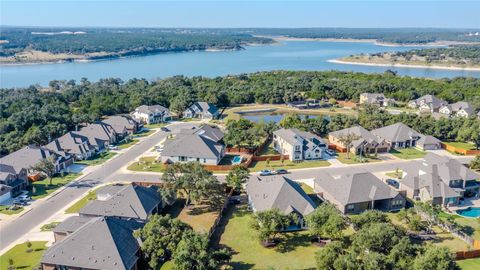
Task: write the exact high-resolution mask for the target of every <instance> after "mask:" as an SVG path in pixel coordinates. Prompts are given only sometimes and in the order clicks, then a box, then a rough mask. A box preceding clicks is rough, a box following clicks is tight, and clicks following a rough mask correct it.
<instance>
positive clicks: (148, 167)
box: [127, 157, 165, 172]
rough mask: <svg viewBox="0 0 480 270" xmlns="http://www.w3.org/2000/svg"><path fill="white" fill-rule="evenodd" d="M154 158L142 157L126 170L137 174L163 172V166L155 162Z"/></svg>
mask: <svg viewBox="0 0 480 270" xmlns="http://www.w3.org/2000/svg"><path fill="white" fill-rule="evenodd" d="M155 159H156V158H155V157H142V158H140V161H137V162H134V163H132V164H130V166H128V167H127V169H128V170H131V171H137V172H163V171H165V164H163V163H161V162H155Z"/></svg>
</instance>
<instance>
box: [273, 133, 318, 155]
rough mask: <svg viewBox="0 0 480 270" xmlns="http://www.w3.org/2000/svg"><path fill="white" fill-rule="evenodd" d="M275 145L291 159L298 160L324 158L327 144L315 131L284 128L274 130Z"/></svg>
mask: <svg viewBox="0 0 480 270" xmlns="http://www.w3.org/2000/svg"><path fill="white" fill-rule="evenodd" d="M273 147H274V148H275V150H276V151H277V152H279V153H280V154H282V155H288V158H289V159H290V160H291V161H298V160H310V159H322V158H324V153H325V150H326V149H327V144H326V142H325V141H324V140H323V139H322V138H320V137H318V136H317V135H315V134H313V133H310V132H305V131H301V130H298V129H296V128H291V129H284V128H282V129H279V130H277V131H274V132H273Z"/></svg>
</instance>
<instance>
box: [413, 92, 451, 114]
mask: <svg viewBox="0 0 480 270" xmlns="http://www.w3.org/2000/svg"><path fill="white" fill-rule="evenodd" d="M445 105H448V102H446V101H444V100H441V99H439V98H437V97H436V96H434V95H425V96H423V97H419V98H417V99H414V100H411V101H409V102H408V107H410V108H413V109H418V110H419V111H420V112H424V113H427V112H429V113H433V112H439V110H440V108H441V107H442V106H445Z"/></svg>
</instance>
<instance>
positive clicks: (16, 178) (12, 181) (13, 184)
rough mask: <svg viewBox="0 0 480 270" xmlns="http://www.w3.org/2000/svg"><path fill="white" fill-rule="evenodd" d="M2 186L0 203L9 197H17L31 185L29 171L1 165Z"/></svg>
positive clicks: (0, 177) (0, 181) (0, 182)
mask: <svg viewBox="0 0 480 270" xmlns="http://www.w3.org/2000/svg"><path fill="white" fill-rule="evenodd" d="M0 185H1V186H2V192H0V193H2V198H1V199H0V203H1V202H3V201H5V200H8V199H9V197H14V196H17V195H18V194H20V192H21V191H22V190H24V189H26V188H27V187H28V185H29V182H28V178H27V169H25V168H23V167H14V166H12V165H7V164H3V163H0Z"/></svg>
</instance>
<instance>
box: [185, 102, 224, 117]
mask: <svg viewBox="0 0 480 270" xmlns="http://www.w3.org/2000/svg"><path fill="white" fill-rule="evenodd" d="M182 115H183V118H199V119H216V118H217V117H218V116H219V115H220V110H219V109H218V108H217V106H215V105H213V104H211V103H208V102H203V101H198V102H195V103H193V104H192V105H191V106H190V107H188V108H187V109H186V110H185V111H183V113H182Z"/></svg>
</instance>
